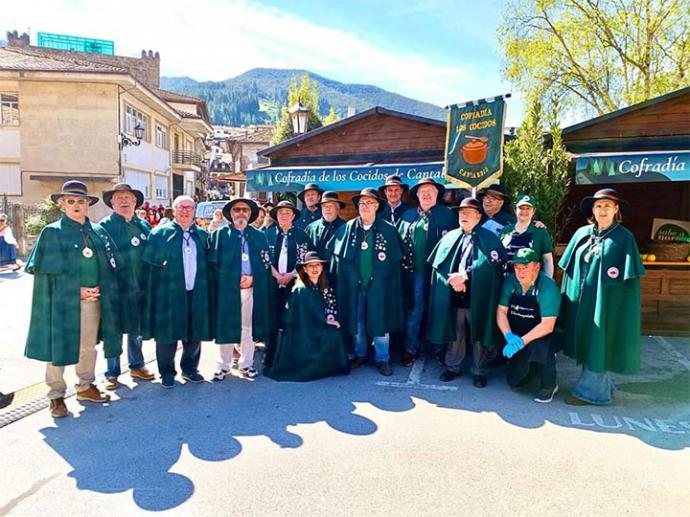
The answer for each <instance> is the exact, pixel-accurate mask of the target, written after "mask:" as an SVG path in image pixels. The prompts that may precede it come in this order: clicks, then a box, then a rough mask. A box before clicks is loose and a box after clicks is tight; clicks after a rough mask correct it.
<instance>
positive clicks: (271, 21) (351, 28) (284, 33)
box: [0, 0, 523, 125]
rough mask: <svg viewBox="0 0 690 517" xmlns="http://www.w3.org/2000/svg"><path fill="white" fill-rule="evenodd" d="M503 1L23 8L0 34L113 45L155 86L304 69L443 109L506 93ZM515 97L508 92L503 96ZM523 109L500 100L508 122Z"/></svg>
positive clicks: (128, 2)
mask: <svg viewBox="0 0 690 517" xmlns="http://www.w3.org/2000/svg"><path fill="white" fill-rule="evenodd" d="M505 4H506V2H501V1H496V0H483V1H482V2H477V1H476V0H475V1H467V0H456V1H451V0H426V1H425V0H419V1H415V0H412V1H410V2H403V1H394V0H370V1H365V0H350V1H317V0H302V1H294V0H293V1H287V0H262V1H260V2H259V1H248V0H194V1H193V2H192V1H181V0H179V1H176V0H168V1H160V0H150V1H141V0H118V1H117V2H100V1H92V0H25V1H24V2H15V3H12V4H11V7H10V6H9V5H8V6H6V8H5V9H4V12H3V17H2V21H3V25H4V26H3V27H0V29H2V31H3V32H4V31H6V30H18V31H20V32H22V31H27V30H30V31H31V34H32V38H35V34H36V33H37V32H39V31H45V32H58V33H64V34H74V35H81V36H87V37H96V38H103V39H110V40H114V41H115V49H116V53H118V54H123V55H138V54H139V53H140V52H141V49H153V50H156V51H159V52H160V53H161V73H162V74H163V75H186V76H189V77H192V78H194V79H197V80H221V79H227V78H229V77H233V76H235V75H238V74H240V73H242V72H244V71H246V70H249V69H251V68H255V67H271V68H303V69H307V70H310V71H312V72H315V73H317V74H320V75H323V76H326V77H329V78H332V79H335V80H338V81H342V82H346V83H365V84H373V85H376V86H379V87H381V88H384V89H386V90H389V91H393V92H396V93H400V94H402V95H406V96H408V97H412V98H415V99H418V100H423V101H427V102H432V103H434V104H438V105H446V104H450V103H455V102H461V101H464V100H472V99H476V98H480V97H486V96H489V95H496V94H501V93H506V92H508V91H511V87H510V85H509V84H507V83H506V82H505V81H503V80H502V79H501V76H500V66H501V60H500V51H499V48H498V42H497V38H496V29H497V27H498V24H499V23H500V20H501V16H502V11H503V9H504V6H505ZM513 93H514V94H515V92H513ZM522 110H523V105H522V102H521V99H520V97H519V96H518V95H514V97H513V98H512V99H511V100H509V104H508V112H507V117H506V123H507V124H508V125H517V124H518V123H519V121H520V120H521V118H522Z"/></svg>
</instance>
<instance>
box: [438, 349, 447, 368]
mask: <svg viewBox="0 0 690 517" xmlns="http://www.w3.org/2000/svg"><path fill="white" fill-rule="evenodd" d="M436 362H437V363H438V364H440V365H441V366H445V365H446V349H445V347H444V348H441V349H440V350H439V351H438V352H436Z"/></svg>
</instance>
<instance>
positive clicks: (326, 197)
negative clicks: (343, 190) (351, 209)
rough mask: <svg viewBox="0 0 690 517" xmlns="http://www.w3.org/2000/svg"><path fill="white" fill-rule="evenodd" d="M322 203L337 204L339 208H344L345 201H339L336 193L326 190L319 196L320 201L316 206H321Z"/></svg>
mask: <svg viewBox="0 0 690 517" xmlns="http://www.w3.org/2000/svg"><path fill="white" fill-rule="evenodd" d="M324 203H338V205H340V208H345V201H341V200H340V198H339V197H338V193H337V192H336V191H334V190H327V191H326V192H324V193H323V194H321V201H319V202H318V205H319V206H321V205H323V204H324Z"/></svg>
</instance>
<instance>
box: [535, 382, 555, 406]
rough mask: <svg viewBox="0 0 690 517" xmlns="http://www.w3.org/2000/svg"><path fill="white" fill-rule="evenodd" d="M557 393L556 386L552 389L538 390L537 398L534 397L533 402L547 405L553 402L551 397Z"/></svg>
mask: <svg viewBox="0 0 690 517" xmlns="http://www.w3.org/2000/svg"><path fill="white" fill-rule="evenodd" d="M556 393H558V384H556V385H555V386H554V387H553V388H543V389H541V390H539V393H537V396H536V397H534V402H540V403H542V404H548V403H549V402H551V401H552V400H553V397H554V396H555V395H556Z"/></svg>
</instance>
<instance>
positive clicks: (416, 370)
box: [376, 357, 458, 391]
mask: <svg viewBox="0 0 690 517" xmlns="http://www.w3.org/2000/svg"><path fill="white" fill-rule="evenodd" d="M425 362H426V359H425V358H424V357H420V358H418V359H417V360H416V361H415V362H414V364H413V365H412V368H411V369H410V373H409V375H408V376H407V382H391V381H377V382H376V385H377V386H385V387H388V388H408V389H410V388H411V389H420V390H436V391H458V387H457V386H442V385H439V384H422V383H421V382H420V379H421V377H422V372H423V371H424V363H425Z"/></svg>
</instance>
